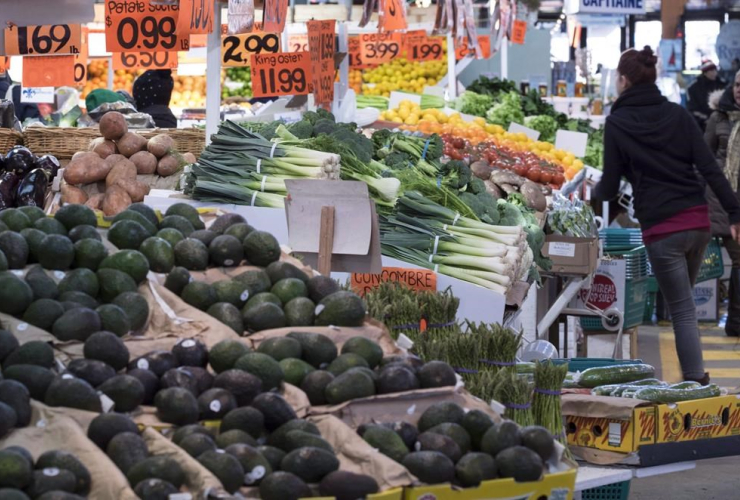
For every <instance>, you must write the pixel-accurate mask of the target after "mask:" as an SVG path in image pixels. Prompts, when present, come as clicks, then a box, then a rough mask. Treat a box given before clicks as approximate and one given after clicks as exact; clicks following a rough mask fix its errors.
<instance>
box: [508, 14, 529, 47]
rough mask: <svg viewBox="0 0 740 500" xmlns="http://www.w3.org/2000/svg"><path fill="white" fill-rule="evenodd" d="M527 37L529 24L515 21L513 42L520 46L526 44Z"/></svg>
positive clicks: (512, 31) (512, 32)
mask: <svg viewBox="0 0 740 500" xmlns="http://www.w3.org/2000/svg"><path fill="white" fill-rule="evenodd" d="M526 36H527V22H526V21H521V20H519V19H515V20H514V24H513V26H512V28H511V42H512V43H517V44H519V45H522V44H524V38H525V37H526Z"/></svg>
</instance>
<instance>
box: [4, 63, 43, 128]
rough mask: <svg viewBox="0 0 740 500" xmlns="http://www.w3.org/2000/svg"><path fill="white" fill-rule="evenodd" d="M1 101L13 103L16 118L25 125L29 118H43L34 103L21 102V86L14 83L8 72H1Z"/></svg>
mask: <svg viewBox="0 0 740 500" xmlns="http://www.w3.org/2000/svg"><path fill="white" fill-rule="evenodd" d="M0 99H7V100H9V101H13V108H14V109H15V117H16V118H18V121H20V122H21V123H23V122H24V121H25V120H26V119H27V118H41V112H39V108H38V106H37V105H35V104H33V103H24V102H21V86H20V84H17V83H13V80H12V79H11V78H10V75H9V74H8V73H7V72H0Z"/></svg>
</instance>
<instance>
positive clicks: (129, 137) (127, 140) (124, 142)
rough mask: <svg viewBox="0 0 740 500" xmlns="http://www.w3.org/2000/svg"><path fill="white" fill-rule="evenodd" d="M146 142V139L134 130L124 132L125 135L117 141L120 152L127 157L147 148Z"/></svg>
mask: <svg viewBox="0 0 740 500" xmlns="http://www.w3.org/2000/svg"><path fill="white" fill-rule="evenodd" d="M146 144H147V143H146V139H144V138H143V137H142V136H140V135H139V134H135V133H134V132H126V133H125V134H123V137H121V138H120V139H118V140H117V141H116V146H117V147H118V152H119V153H121V154H122V155H123V156H125V157H126V158H131V156H133V155H134V154H136V153H138V152H139V151H143V150H144V149H145V148H146Z"/></svg>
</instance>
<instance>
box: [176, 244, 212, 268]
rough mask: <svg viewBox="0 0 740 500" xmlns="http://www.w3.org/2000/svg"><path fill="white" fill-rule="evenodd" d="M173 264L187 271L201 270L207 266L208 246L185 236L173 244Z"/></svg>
mask: <svg viewBox="0 0 740 500" xmlns="http://www.w3.org/2000/svg"><path fill="white" fill-rule="evenodd" d="M174 251H175V264H176V265H178V266H181V267H184V268H185V269H187V270H189V271H202V270H204V269H206V268H207V267H208V247H207V246H205V245H204V244H203V243H202V242H201V241H198V240H196V239H193V238H185V239H184V240H182V241H181V242H179V243H178V244H177V245H175V249H174Z"/></svg>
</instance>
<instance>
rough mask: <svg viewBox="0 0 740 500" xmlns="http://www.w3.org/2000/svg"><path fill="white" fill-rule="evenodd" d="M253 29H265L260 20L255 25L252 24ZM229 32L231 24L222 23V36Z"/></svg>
mask: <svg viewBox="0 0 740 500" xmlns="http://www.w3.org/2000/svg"><path fill="white" fill-rule="evenodd" d="M252 31H263V30H262V23H261V22H259V21H255V23H254V26H252ZM228 34H229V25H228V24H222V25H221V36H226V35H228Z"/></svg>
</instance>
